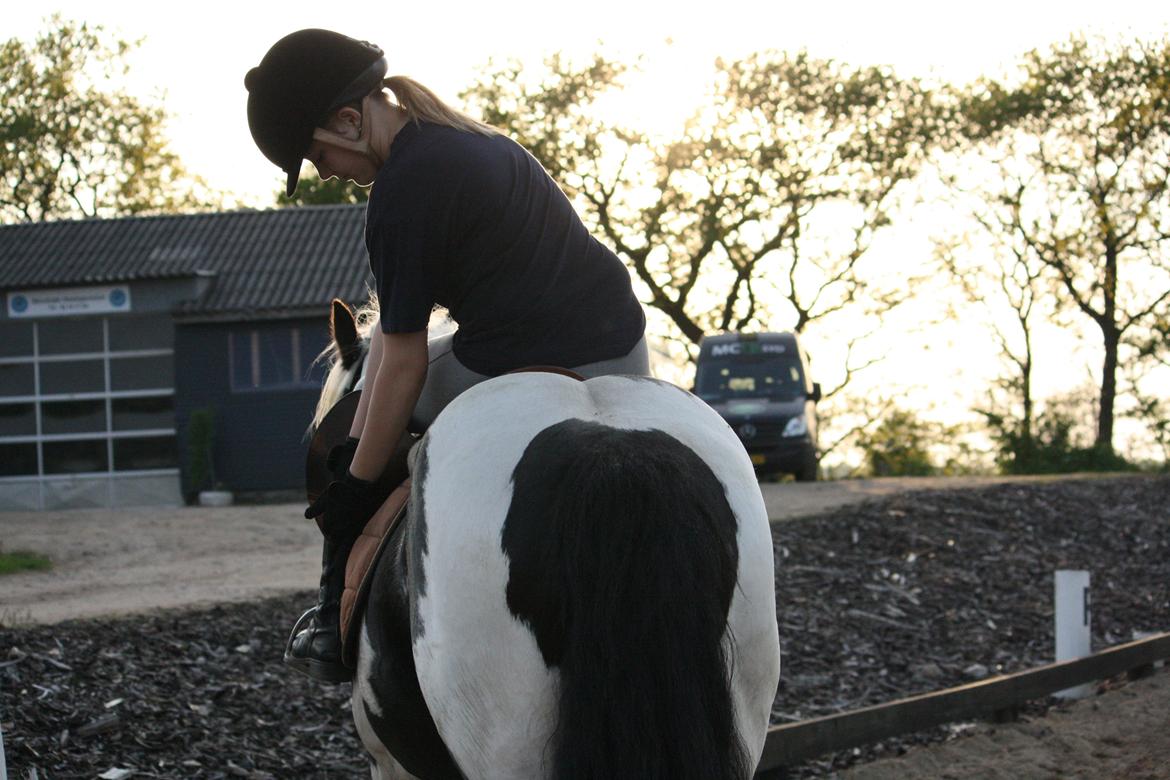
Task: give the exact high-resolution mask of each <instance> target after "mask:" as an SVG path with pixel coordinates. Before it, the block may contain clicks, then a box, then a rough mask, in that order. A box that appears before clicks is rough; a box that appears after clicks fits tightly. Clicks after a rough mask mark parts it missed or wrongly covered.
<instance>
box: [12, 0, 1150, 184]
mask: <svg viewBox="0 0 1170 780" xmlns="http://www.w3.org/2000/svg"><path fill="white" fill-rule="evenodd" d="M145 9H146V6H144V5H143V4H142V3H140V2H137V1H135V2H122V1H120V0H119V1H115V2H109V1H106V2H102V1H100V0H99V1H98V2H94V1H93V0H48V2H37V3H27V2H26V3H10V4H8V7H7V8H6V9H5V13H4V21H3V25H2V26H0V36H2V37H4V38H5V39H6V38H9V37H13V36H17V37H21V38H31V37H33V36H34V35H35V34H36V33H37V31H39V30H40V29H42V28H43V27H44V19H45V18H46V17H48V16H49V15H50V14H51V13H54V12H57V13H60V14H61V15H62V16H64V17H65V18H69V19H75V20H81V21H85V22H89V23H94V24H101V25H103V26H104V27H106V28H107V30H109V31H110V32H112V33H115V34H117V35H119V36H121V37H124V38H126V39H131V40H135V39H142V45H141V46H140V47H139V48H138V49H137V50H136V51H135V53H134V54H133V55H132V57H131V60H130V64H131V73H130V86H131V89H132V91H134V92H137V93H138V94H142V95H146V96H161V97H163V99H164V101H165V105H166V107H167V108H168V109H169V111H170V112H171V114H172V116H173V121H172V123H171V125H170V128H169V136H170V138H171V139H172V144H173V148H174V149H175V151H176V152H178V154H179V156H180V158H181V159H182V160H183V161H184V162H185V163H186V165H187V166H188V168H189V169H191V170H192V171H194V172H196V173H198V174H200V175H201V176H203V177H204V179H206V180H207V182H208V183H209V184H210V185H211V186H212V187H214V188H217V189H220V190H229V191H232V192H235V193H237V194H238V195H239V196H241V197H242V198H244V200H245V202H247V201H249V200H254V201H256V205H260V204H263V205H269V204H270V203H271V193H272V191H273V190H274V189H276V187H277V185H278V182H279V180H280V176H279V172H278V171H277V170H276V169H275V167H274V166H272V165H271V164H270V163H268V162H267V161H266V160H265V159H264V158H263V157H262V156H261V155H260V154H259V152H258V151H257V150H256V149H255V147H254V146H253V145H252V142H251V138H250V136H249V134H248V127H247V122H246V119H245V112H244V107H245V103H246V99H247V95H246V92H245V90H244V86H243V79H244V74H245V73H246V72H247V70H248V69H249V68H251V67H252V66H254V65H256V64H258V63H259V61H260V58H261V57H262V56H263V54H264V52H265V51H266V50H267V48H268V47H269V46H270V45H271V44H272V43H273V42H275V41H276V40H277V39H278V38H280V37H281V36H283V35H285V34H287V33H289V32H292V31H294V30H297V29H301V28H303V27H326V28H330V29H334V30H337V31H338V32H343V33H345V34H347V35H351V36H353V37H356V38H363V39H365V40H369V41H372V42H374V43H376V44H378V45H379V46H381V47H382V48H383V49H385V50H386V52H387V58H388V60H389V63H390V71H391V73H400V74H404V75H408V76H412V77H414V78H416V79H418V80H419V81H421V82H423V83H424V84H427V85H428V86H430V87H431V88H432V89H434V90H436V91H437V92H438V93H439V94H440V95H441V96H442V97H444V98H446V99H448V100H450V101H455V99H456V95H457V93H458V92H459V91H460V90H461V89H462V88H463V87H465V86H466V85H468V84H469V83H470V82H471V81H472V79H473V76H474V74H475V72H476V70H477V69H478V68H481V67H482V66H483V65H484V64H485V63H486V62H488V60H489V59H491V58H496V59H506V58H512V57H515V58H519V59H521V60H522V61H525V62H539V61H540V59H541V58H542V57H543V56H545V55H547V54H550V53H552V52H556V51H563V52H567V53H570V54H579V55H582V56H583V55H585V54H588V53H590V52H592V51H594V50H595V49H597V48H598V45H599V42H602V43H604V45H605V46H606V50H607V51H610V52H612V53H614V54H616V55H618V56H629V57H633V56H637V55H643V56H644V57H645V62H646V68H647V75H646V76H645V80H644V82H643V84H642V85H641V86H642V92H641V94H640V95H639V96H637V97H636V99H635V100H633V101H632V104H633V105H636V106H638V107H639V109H640V113H641V116H643V117H646V116H651V117H655V119H656V121H658V122H669V121H670V120H671V119H674V120H677V121H681V119H682V118H683V117H684V115H685V113H686V112H687V109H688V108H689V107H690V104H693V103H695V102H697V100H698V99H699V97H700V96H701V94H702V90H703V88H704V86H705V85H706V78H705V77H706V75H707V74H708V73H709V70H710V65H711V63H712V62H713V60H714V59H715V57H718V56H721V57H724V58H731V57H735V56H739V55H742V54H746V53H749V52H752V51H757V50H761V49H768V48H773V49H781V50H797V49H802V48H803V49H808V50H809V51H810V52H812V53H813V54H817V55H821V56H827V57H833V58H837V59H842V60H845V61H847V62H852V63H857V64H879V63H880V64H889V65H891V66H893V67H894V68H895V69H896V70H897V71H898V72H899V73H902V74H905V75H921V76H930V75H934V76H937V77H939V78H944V79H949V80H957V81H965V80H968V79H972V78H975V77H977V76H979V75H980V74H982V73H988V72H995V71H998V70H1000V69H1002V68H1004V67H1007V66H1009V65H1010V63H1011V62H1012V61H1013V59H1014V58H1015V57H1016V56H1017V55H1018V54H1020V53H1021V52H1023V51H1027V50H1028V49H1031V48H1035V47H1038V46H1044V45H1046V44H1048V43H1051V42H1053V41H1056V40H1059V39H1062V38H1065V37H1067V36H1068V35H1069V34H1070V33H1071V32H1073V31H1075V30H1087V31H1090V32H1096V33H1101V34H1104V35H1119V34H1122V35H1124V34H1131V33H1136V34H1145V33H1148V32H1151V31H1154V30H1159V29H1160V30H1167V29H1170V3H1166V2H1150V1H1149V0H1146V1H1144V2H1140V1H1135V0H1113V2H1109V3H1101V2H1100V1H1099V0H1096V1H1095V2H1084V1H1083V0H1060V1H1058V2H1052V1H1049V0H1046V1H1045V2H1030V1H1029V0H1023V1H1021V0H1014V2H1005V0H985V1H984V2H979V3H961V4H948V3H938V2H898V1H897V0H890V1H888V2H884V3H874V2H872V1H869V2H857V1H856V0H847V1H846V2H829V3H810V2H807V1H806V2H799V3H793V2H787V1H786V0H720V1H719V2H707V3H695V2H691V0H675V1H674V2H646V1H645V0H589V2H585V3H580V4H576V5H573V4H567V3H556V2H548V0H500V1H497V2H491V3H489V2H482V0H480V2H468V0H445V1H444V2H438V3H424V2H414V3H404V2H401V0H383V1H382V2H373V3H355V2H344V3H324V2H320V0H316V1H315V2H300V1H299V0H292V1H289V2H282V3H279V4H278V3H251V2H224V0H204V1H203V2H195V3H182V4H177V5H174V6H171V7H169V8H168V9H167V11H166V12H165V13H161V12H150V13H148V12H146V11H145ZM940 9H946V10H945V11H944V10H940Z"/></svg>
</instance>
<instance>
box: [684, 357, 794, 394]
mask: <svg viewBox="0 0 1170 780" xmlns="http://www.w3.org/2000/svg"><path fill="white" fill-rule="evenodd" d="M695 394H696V395H698V396H699V397H700V398H702V399H703V400H704V401H708V402H718V401H727V400H730V399H734V398H769V399H773V400H777V401H792V400H795V399H797V398H800V397H801V396H803V395H804V377H803V375H802V374H801V370H800V362H799V361H798V360H796V359H795V358H789V357H774V356H771V355H741V356H736V357H730V358H715V359H711V360H703V361H700V363H699V367H698V371H697V372H696V375H695Z"/></svg>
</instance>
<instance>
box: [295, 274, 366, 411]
mask: <svg viewBox="0 0 1170 780" xmlns="http://www.w3.org/2000/svg"><path fill="white" fill-rule="evenodd" d="M378 311H379V308H378V296H377V294H376V293H374V292H373V291H371V292H370V297H369V299H368V300H367V301H366V302H365V303H363V304H362V305H361V306H359V307H358V309H357V310H356V311H355V312H354V313H353V318H354V323H355V324H356V325H357V332H358V338H359V342H360V345H361V354H362V356H363V357H364V356H365V354H366V352H368V351H369V347H370V331H372V330H373V329H374V325H375V324H376V323H377V322H378ZM313 363H314V365H316V364H319V363H323V364H325V365H326V366H328V367H329V368H328V371H327V373H326V374H325V384H324V386H323V387H322V388H321V397H320V398H319V399H317V408H316V409H315V410H314V411H313V422H312V424H311V425H310V426H309V430H310V431H314V430H316V429H317V426H318V425H320V424H321V420H322V419H324V417H325V415H326V414H327V413H328V412H329V410H330V409H332V408H333V405H334V404H336V403H337V402H338V400H340V399H341V396H342V395H343V394H344V393H345V392H346V390H347V389H348V388H350V387H352V386H353V384H354V382H353V380H354V374H355V373H356V372H358V371H360V370H361V367H362V366H363V365H365V361H364V360H355V361H353V363H351V364H350V365H349V366H348V367H345V366H343V365H342V361H341V350H340V349H339V348H338V346H337V342H336V341H335V340H333V339H329V345H328V346H326V347H325V349H323V350H321V354H319V355H317V358H316V359H315V360H314V361H313Z"/></svg>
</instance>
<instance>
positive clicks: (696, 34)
mask: <svg viewBox="0 0 1170 780" xmlns="http://www.w3.org/2000/svg"><path fill="white" fill-rule="evenodd" d="M8 6H9V7H7V8H6V10H5V14H4V26H3V28H2V29H0V38H8V37H11V36H19V37H22V38H28V39H31V38H32V37H33V36H34V35H35V34H36V33H37V32H38V31H39V30H41V29H42V28H43V26H44V25H43V20H44V19H45V18H47V17H48V16H49V15H50V14H51V13H53V12H54V11H56V12H58V13H60V14H61V15H62V16H64V17H65V18H69V19H75V20H82V21H85V22H89V23H95V24H100V25H103V26H104V27H106V28H107V30H108V31H110V32H112V33H115V34H117V35H118V36H120V37H123V38H127V39H137V38H142V39H143V43H142V46H141V47H140V48H139V49H138V50H137V51H136V53H135V54H134V55H133V57H132V59H131V61H130V64H131V74H130V79H131V82H130V88H131V89H132V91H134V92H136V93H139V94H142V95H147V96H156V97H157V96H159V95H161V94H164V93H165V105H166V107H167V109H168V110H169V111H170V113H171V115H172V117H173V119H172V123H171V125H170V128H169V131H168V134H169V137H170V138H171V141H172V145H173V148H174V150H175V151H176V152H177V153H178V154H179V156H180V158H181V159H182V160H183V162H184V163H185V164H186V165H187V167H188V169H190V170H191V171H193V172H194V173H197V174H199V175H200V176H202V177H203V178H204V179H205V180H206V181H207V182H208V184H210V185H211V186H212V187H213V188H215V189H219V190H225V191H230V192H234V193H236V194H237V195H238V196H239V197H240V199H241V202H242V203H243V204H245V205H255V206H261V207H269V206H271V205H272V204H273V192H274V191H275V190H276V189H277V187H278V186H279V184H280V182H281V180H282V176H281V175H280V174H279V172H278V171H277V170H276V168H275V166H273V165H271V164H270V163H268V161H267V160H265V159H264V158H263V157H262V156H261V155H260V153H259V152H258V151H257V150H256V149H255V147H254V146H253V144H252V141H251V138H250V136H249V133H248V128H247V122H246V118H245V112H244V106H245V102H246V93H245V91H244V86H243V78H244V74H245V72H247V70H248V69H249V68H250V67H252V66H254V65H256V64H257V63H258V62H259V60H260V58H261V56H262V55H263V54H264V52H265V51H266V50H267V48H268V47H269V46H270V45H271V44H272V43H273V42H274V41H275V40H277V39H278V38H279V37H281V36H283V35H285V34H287V33H289V32H292V31H294V30H297V29H300V28H303V27H326V28H331V29H334V30H337V31H339V32H343V33H346V34H348V35H351V36H354V37H358V38H365V39H367V40H370V41H373V42H374V43H377V44H378V45H380V46H381V47H382V48H384V49H385V50H386V51H387V55H388V59H389V61H390V71H391V73H400V74H405V75H409V76H412V77H414V78H416V79H418V80H420V81H422V82H423V83H424V84H427V85H428V86H430V87H431V88H433V89H435V90H436V91H437V92H438V93H439V94H440V95H441V96H443V97H444V98H446V99H448V100H450V101H452V102H454V101H455V98H456V94H457V93H458V92H459V91H460V90H461V89H462V88H464V87H465V86H467V85H468V84H469V83H470V82H471V81H472V80H473V77H474V75H475V72H476V70H477V69H478V68H480V67H481V66H483V65H484V64H485V63H486V62H487V61H488V60H489V58H497V59H507V58H519V59H521V60H522V61H525V62H532V63H538V62H539V61H540V60H541V59H542V58H543V57H544V56H545V55H548V54H551V53H553V52H556V51H563V52H566V53H569V54H575V55H581V56H585V55H588V54H589V53H591V52H593V51H595V50H597V49H598V48H599V42H604V44H605V51H606V52H607V53H609V54H610V55H611V56H615V57H618V58H622V59H632V58H634V57H635V56H638V55H642V56H643V57H644V58H645V60H644V61H645V66H646V71H647V73H646V75H645V77H644V80H643V81H642V82H641V84H640V87H638V88H637V91H636V92H635V94H633V95H632V96H630V97H631V100H630V101H629V105H631V106H633V109H632V111H633V112H634V113H633V114H632V115H631V116H628V117H619V119H621V120H623V121H626V122H629V123H631V124H633V123H634V122H633V121H631V120H646V119H649V120H651V121H653V122H654V126H655V127H656V128H657V129H666V125H669V124H671V123H674V122H681V121H682V119H683V118H684V117H685V116H686V115H687V114H688V113H689V110H690V108H691V106H692V105H694V104H695V103H697V102H698V100H699V99H700V97H701V95H702V93H703V90H704V89H705V87H706V85H707V76H708V74H709V72H710V67H711V64H712V62H713V60H714V59H715V58H716V57H724V58H734V57H738V56H741V55H745V54H748V53H751V52H753V51H759V50H763V49H769V48H771V49H781V50H790V51H794V50H798V49H802V48H803V49H807V50H809V51H810V52H811V53H812V54H814V55H817V56H822V57H832V58H836V59H840V60H844V61H846V62H849V63H853V64H857V65H871V64H888V65H891V66H893V67H894V69H895V70H896V71H897V72H898V73H900V74H903V75H916V76H924V77H929V76H933V77H936V78H939V79H946V80H951V81H959V82H962V81H967V80H970V79H973V78H975V77H977V76H980V75H983V74H998V73H1002V72H1003V71H1004V70H1005V69H1006V68H1009V67H1010V66H1011V64H1012V63H1013V62H1014V61H1015V60H1016V59H1017V57H1018V55H1020V54H1021V53H1023V52H1025V51H1028V50H1030V49H1033V48H1043V47H1046V46H1047V45H1049V44H1051V43H1053V42H1056V41H1059V40H1062V39H1065V38H1067V37H1068V36H1069V35H1070V34H1071V33H1073V32H1076V31H1081V32H1086V33H1089V34H1095V35H1102V36H1105V37H1107V38H1115V37H1133V36H1139V37H1147V36H1152V35H1159V34H1161V35H1164V34H1167V33H1168V32H1170V2H1166V1H1165V0H1159V2H1151V1H1150V0H1144V1H1143V0H1111V1H1110V2H1106V3H1103V2H1101V1H1100V0H1044V1H1043V2H1040V1H1038V0H1023V1H1022V2H1021V0H983V1H982V2H978V3H960V4H953V3H952V4H948V3H940V2H938V0H933V2H909V1H906V0H887V1H886V2H883V3H876V2H873V0H865V1H864V2H860V1H858V0H838V1H837V2H808V1H807V0H805V1H803V2H799V3H797V2H791V0H788V1H787V2H786V1H785V0H719V1H718V2H706V3H702V4H699V3H694V2H692V1H691V0H674V1H673V2H646V1H645V0H588V2H581V3H576V4H567V3H555V2H549V0H502V1H501V2H483V0H480V1H479V2H474V3H473V2H468V0H445V2H434V3H427V2H413V3H406V2H402V0H382V1H381V2H367V3H353V2H344V3H326V2H321V0H316V1H315V2H301V0H288V1H286V2H282V3H263V4H258V3H248V2H239V1H237V2H225V1H224V0H203V2H196V3H186V4H179V5H176V6H171V7H168V8H167V10H166V11H165V12H153V13H152V12H149V11H147V10H145V7H144V6H143V5H142V3H141V2H138V0H135V2H123V1H122V0H116V1H112V2H109V1H107V2H96V3H95V2H93V0H49V1H48V2H38V3H33V2H25V3H9V4H8ZM277 9H278V10H277ZM632 91H633V90H632ZM936 227H937V226H934V225H929V224H925V225H924V224H918V225H914V226H911V227H909V228H903V229H901V230H899V231H898V232H897V233H895V234H894V235H891V236H889V237H888V238H887V239H886V240H885V242H884V244H885V245H884V246H878V247H875V248H874V250H873V251H874V252H875V253H877V252H881V253H882V258H883V259H879V260H878V261H877V262H878V263H879V264H881V266H882V267H888V269H889V271H890V272H892V273H894V274H899V273H904V272H905V271H904V269H905V268H906V265H905V264H906V263H907V262H909V263H910V264H911V265H913V263H914V262H915V261H914V260H912V258H918V259H919V260H922V259H927V258H929V255H930V251H931V245H930V243H929V240H928V237H929V235H930V233H931V232H932V230H934V229H935V228H936ZM922 316H924V315H922V314H921V310H916V311H915V312H907V313H906V317H907V319H906V321H905V322H902V323H888V325H890V326H891V327H893V328H894V329H898V328H901V329H902V330H901V331H900V332H903V333H909V332H910V331H911V330H912V329H913V328H914V327H915V326H916V325H917V324H920V319H921V317H922ZM970 326H971V323H954V322H952V323H946V324H945V327H936V328H933V329H931V330H930V333H929V334H928V335H922V334H919V336H918V339H917V340H916V343H915V345H914V346H912V347H908V348H904V349H902V350H900V351H899V350H893V352H894V353H895V354H894V357H893V358H892V359H891V361H889V362H888V363H887V364H885V366H884V368H882V369H881V370H880V371H876V372H870V373H872V374H873V379H874V380H876V381H898V382H900V383H910V384H914V383H918V384H919V385H920V388H919V389H920V391H921V398H920V400H918V401H917V406H918V408H919V411H920V412H923V413H924V414H926V415H927V416H930V414H929V409H930V407H931V406H932V405H933V406H934V407H935V408H946V407H949V408H950V410H951V411H950V413H948V414H944V416H948V417H952V416H954V415H955V414H961V413H963V412H964V411H965V410H967V409H969V408H970V406H971V404H972V403H973V402H975V401H976V400H982V394H983V392H984V388H986V380H987V378H988V377H987V376H980V377H979V378H976V379H972V377H971V376H970V373H969V371H970V365H971V364H972V362H973V360H975V357H974V356H975V355H976V354H978V352H979V351H980V350H982V351H983V352H984V355H983V356H982V357H983V361H981V362H983V363H984V364H987V362H988V361H990V362H991V363H994V351H993V350H992V351H991V352H988V349H989V340H988V338H987V337H986V333H985V332H983V331H981V330H980V329H979V328H974V329H973V328H972V327H970ZM811 348H812V349H814V350H815V349H816V348H817V347H816V346H812V347H811ZM1075 348H1076V346H1075V344H1071V345H1069V346H1068V349H1069V350H1070V352H1069V353H1063V357H1062V360H1061V365H1060V366H1053V367H1052V370H1051V371H1047V372H1045V376H1044V377H1043V379H1046V380H1047V382H1044V381H1043V380H1042V381H1041V382H1040V384H1041V388H1040V390H1039V394H1040V395H1041V396H1043V395H1044V394H1046V393H1047V392H1053V391H1058V390H1061V389H1067V388H1068V387H1070V386H1071V385H1072V384H1074V383H1080V382H1081V381H1082V380H1083V379H1084V377H1085V376H1086V375H1087V372H1089V371H1090V370H1091V369H1092V368H1095V367H1098V364H1099V359H1098V358H1097V356H1096V354H1095V352H1094V351H1093V350H1092V349H1091V348H1090V349H1089V350H1086V351H1084V352H1083V354H1082V355H1078V356H1077V357H1076V358H1075V359H1074V358H1073V356H1072V354H1071V350H1073V349H1075ZM828 352H829V350H828V349H824V350H823V351H821V352H820V353H818V352H816V351H814V361H816V359H817V356H818V355H819V356H820V361H817V362H820V363H821V365H822V366H824V365H826V364H830V363H832V362H833V361H834V360H835V357H834V356H832V355H831V354H826V353H828ZM837 362H840V361H837ZM924 364H927V365H929V366H930V371H929V372H926V373H927V374H929V377H927V376H925V374H924V372H923V371H922V368H923V366H924ZM1057 369H1061V370H1057ZM977 396H978V398H977Z"/></svg>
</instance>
